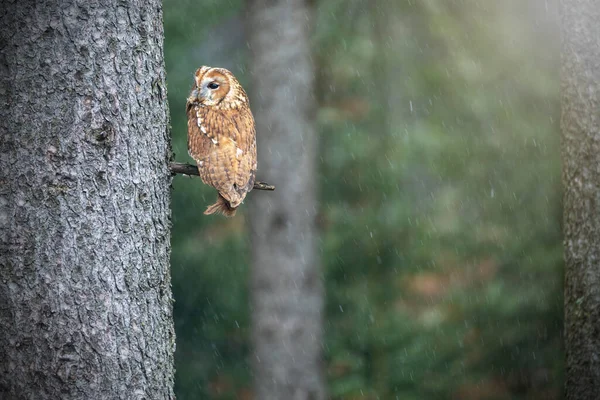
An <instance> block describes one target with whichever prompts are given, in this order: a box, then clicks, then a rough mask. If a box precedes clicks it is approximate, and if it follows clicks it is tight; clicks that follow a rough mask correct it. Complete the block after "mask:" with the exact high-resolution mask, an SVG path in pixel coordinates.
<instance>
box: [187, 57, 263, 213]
mask: <svg viewBox="0 0 600 400" xmlns="http://www.w3.org/2000/svg"><path fill="white" fill-rule="evenodd" d="M195 82H196V83H195V85H194V87H193V88H192V92H191V93H190V97H188V103H187V105H186V111H187V116H188V151H189V153H190V156H191V157H192V158H194V160H196V163H197V165H198V172H199V174H200V177H201V178H202V181H203V182H204V183H205V184H207V185H210V186H212V187H214V188H215V189H217V191H218V192H219V199H222V201H221V200H218V201H217V203H215V204H213V205H212V206H210V207H209V209H208V210H207V212H206V213H209V214H212V213H215V212H216V213H219V212H220V213H222V214H225V215H234V214H235V209H236V208H237V207H238V206H239V205H240V204H241V203H242V201H243V200H244V198H245V197H246V194H247V193H248V192H249V191H250V190H252V187H253V185H254V177H255V171H256V130H255V127H254V118H253V116H252V112H251V111H250V105H249V101H248V96H247V95H246V92H245V91H244V89H243V88H242V86H241V85H240V84H239V82H238V81H237V79H236V78H235V77H234V76H233V75H232V74H231V72H229V71H227V70H226V69H223V68H209V67H201V68H200V69H198V71H196V76H195ZM209 84H210V85H212V86H215V84H216V85H218V87H216V88H214V89H210V88H209V86H208V85H209ZM224 204H225V205H224ZM223 210H225V211H223ZM232 210H233V211H232ZM209 211H210V212H209ZM206 213H205V214H206Z"/></svg>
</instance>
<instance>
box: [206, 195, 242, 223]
mask: <svg viewBox="0 0 600 400" xmlns="http://www.w3.org/2000/svg"><path fill="white" fill-rule="evenodd" d="M236 211H237V207H236V208H234V207H231V205H229V202H228V201H227V200H225V198H224V197H223V196H221V194H219V197H217V202H216V203H215V204H213V205H211V206H208V208H207V209H206V211H204V215H210V214H223V215H224V216H226V217H233V216H234V215H235V212H236Z"/></svg>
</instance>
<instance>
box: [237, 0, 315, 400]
mask: <svg viewBox="0 0 600 400" xmlns="http://www.w3.org/2000/svg"><path fill="white" fill-rule="evenodd" d="M311 20H312V14H311V12H310V11H309V7H308V6H307V4H306V2H305V1H289V0H277V1H267V0H251V1H249V24H248V27H249V31H250V32H249V41H250V54H251V67H250V69H251V74H252V86H251V91H250V92H251V94H252V101H251V106H252V110H253V112H254V115H255V116H256V121H257V140H258V170H259V173H258V175H259V176H260V177H261V179H264V180H266V181H267V182H272V183H274V184H275V185H276V187H277V189H276V191H275V192H272V193H268V194H267V195H261V193H254V194H253V196H251V197H252V201H251V207H250V221H251V226H252V252H253V266H252V287H251V296H252V343H253V346H254V354H253V366H254V374H255V388H256V398H257V399H261V400H269V399H277V400H279V399H290V400H292V399H313V400H318V399H323V398H325V390H324V382H323V378H322V373H321V372H322V371H321V370H322V365H321V364H322V362H321V348H322V324H321V319H322V317H321V313H322V304H323V287H322V286H323V285H322V281H321V274H320V267H319V261H318V257H317V255H316V234H317V232H316V227H315V216H316V208H317V205H316V196H315V191H316V188H315V186H316V176H315V173H316V154H315V153H316V136H315V127H314V111H315V107H314V103H315V100H314V97H313V94H312V90H313V82H314V74H315V71H314V67H313V65H312V62H311V54H310V31H311V30H310V24H311Z"/></svg>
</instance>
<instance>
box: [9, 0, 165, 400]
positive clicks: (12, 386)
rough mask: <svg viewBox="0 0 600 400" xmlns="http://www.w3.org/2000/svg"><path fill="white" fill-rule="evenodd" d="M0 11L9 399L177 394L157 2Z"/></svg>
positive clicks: (34, 5)
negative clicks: (174, 367) (175, 390)
mask: <svg viewBox="0 0 600 400" xmlns="http://www.w3.org/2000/svg"><path fill="white" fill-rule="evenodd" d="M8 3H9V4H6V2H5V4H4V7H5V8H4V10H3V12H2V16H1V17H0V37H1V41H0V48H2V52H1V54H0V71H1V73H0V77H1V78H0V82H1V86H0V97H1V99H2V104H3V106H2V108H1V109H0V131H1V139H0V151H1V159H0V160H1V163H0V167H1V168H0V182H1V184H0V233H1V236H0V398H2V399H20V398H23V399H119V398H120V399H125V398H126V399H133V398H136V399H140V398H146V399H169V398H173V375H174V369H173V351H174V331H173V320H172V298H171V288H170V275H169V274H170V273H169V253H170V244H169V241H170V210H169V202H170V193H169V190H170V188H169V185H170V181H171V179H170V173H169V170H168V167H167V166H168V160H169V157H170V148H169V147H170V144H169V140H170V139H169V133H168V129H167V126H168V111H167V101H166V93H165V82H164V79H165V75H164V65H163V48H162V46H163V44H162V42H163V26H162V11H161V2H160V1H159V0H151V1H150V2H147V1H139V0H132V1H128V2H116V1H111V0H98V1H94V2H89V3H86V2H80V1H78V2H76V1H74V0H60V1H59V0H45V1H42V0H39V1H35V2H34V1H30V0H29V1H14V2H10V1H9V2H8Z"/></svg>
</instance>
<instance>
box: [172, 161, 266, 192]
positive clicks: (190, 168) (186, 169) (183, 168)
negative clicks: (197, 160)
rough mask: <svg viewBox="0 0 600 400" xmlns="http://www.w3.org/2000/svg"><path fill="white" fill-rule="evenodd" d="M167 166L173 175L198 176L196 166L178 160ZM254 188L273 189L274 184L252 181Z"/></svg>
mask: <svg viewBox="0 0 600 400" xmlns="http://www.w3.org/2000/svg"><path fill="white" fill-rule="evenodd" d="M169 168H170V169H171V173H172V174H173V175H177V174H183V175H195V176H199V173H198V167H196V166H195V165H192V164H185V163H179V162H172V163H170V164H169ZM254 189H256V190H275V186H273V185H269V184H268V183H266V182H259V181H255V182H254Z"/></svg>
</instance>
